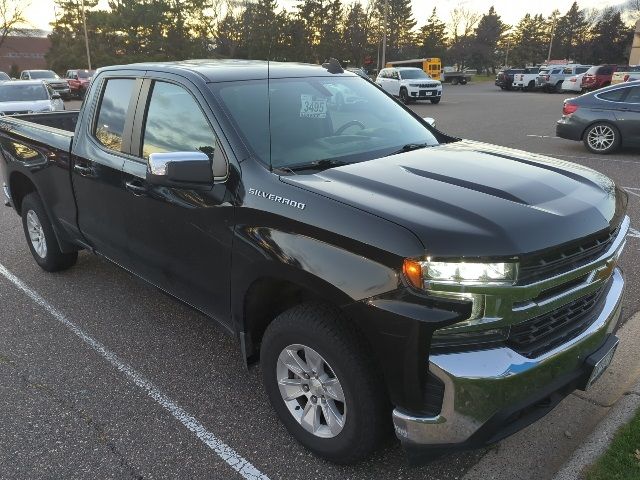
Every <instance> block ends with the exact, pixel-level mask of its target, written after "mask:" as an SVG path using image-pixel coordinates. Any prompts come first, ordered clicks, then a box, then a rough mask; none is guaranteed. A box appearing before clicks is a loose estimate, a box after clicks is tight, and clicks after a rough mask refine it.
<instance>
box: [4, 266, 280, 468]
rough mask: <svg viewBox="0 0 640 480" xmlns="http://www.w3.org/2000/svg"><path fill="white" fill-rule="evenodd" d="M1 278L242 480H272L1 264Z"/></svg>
mask: <svg viewBox="0 0 640 480" xmlns="http://www.w3.org/2000/svg"><path fill="white" fill-rule="evenodd" d="M0 275H2V276H3V277H5V278H6V279H7V280H9V281H10V282H11V283H13V284H14V285H15V286H16V287H18V288H19V289H20V290H22V291H23V292H24V293H25V294H27V296H28V297H29V298H31V300H33V301H34V302H35V303H36V304H38V305H40V306H41V307H42V308H44V309H45V310H46V311H47V312H48V313H49V314H50V315H51V316H52V317H53V318H55V319H56V320H57V321H58V322H60V323H61V324H62V325H64V326H65V327H67V328H68V329H69V330H71V331H72V332H73V333H74V334H75V335H77V336H78V337H79V338H80V340H82V341H83V342H84V343H85V344H86V345H87V346H88V347H89V348H91V349H92V350H94V351H96V352H97V353H98V354H99V355H100V356H101V357H103V358H104V359H105V360H107V361H108V362H109V363H110V364H111V365H113V366H114V367H116V368H117V369H118V370H119V371H120V372H121V373H123V374H124V375H125V376H126V377H127V378H128V380H130V381H131V382H133V383H134V384H135V385H137V386H138V387H140V388H141V389H143V390H144V391H145V392H146V393H147V395H149V396H150V397H151V398H153V399H154V400H155V401H156V402H157V403H158V404H159V405H160V406H162V407H163V408H164V409H165V410H167V411H168V412H169V413H170V414H171V415H172V416H173V417H174V418H175V419H176V420H178V421H179V422H180V423H182V425H184V426H185V427H186V428H187V429H188V430H189V431H191V432H192V433H194V434H195V435H196V437H198V439H200V441H201V442H202V443H204V444H205V445H206V446H207V447H209V448H210V449H211V450H213V451H214V452H215V453H216V455H218V457H220V458H221V459H222V460H224V461H225V462H226V463H227V464H228V465H229V466H230V467H231V468H233V469H234V470H235V471H236V472H238V473H239V474H240V475H241V476H242V477H243V478H246V479H251V480H269V477H267V476H266V475H265V474H264V473H262V472H260V470H258V469H257V468H256V467H254V466H253V465H252V464H251V463H249V461H248V460H246V459H245V458H243V457H242V456H240V455H239V454H238V453H237V452H236V451H235V450H233V449H232V448H231V447H230V446H228V445H227V444H225V443H224V442H222V441H221V440H219V439H218V438H217V437H216V436H215V435H214V434H212V433H211V432H209V431H208V430H207V429H206V428H205V426H204V425H202V424H201V423H200V422H199V421H198V420H197V419H196V418H195V417H193V416H191V415H190V414H189V413H187V412H186V411H185V410H183V409H182V408H181V407H179V406H178V405H177V404H176V403H175V402H174V401H173V400H171V399H170V398H169V397H167V396H166V395H165V394H164V393H162V391H160V390H159V389H158V388H157V387H156V386H155V385H154V384H153V383H151V382H150V381H149V380H147V379H146V378H145V377H144V376H143V375H142V374H140V373H139V372H137V371H136V370H134V369H133V368H132V367H131V366H129V365H127V364H126V363H124V362H123V361H122V360H120V359H119V358H118V357H117V355H116V354H115V353H113V352H111V351H110V350H108V349H107V348H106V347H105V346H104V345H102V344H101V343H100V342H98V341H97V340H94V339H93V338H91V337H90V336H89V335H88V334H87V333H85V332H84V330H82V329H81V328H80V327H78V326H77V325H76V324H75V323H73V322H72V321H71V320H69V319H68V318H67V317H65V316H64V314H63V313H61V312H59V311H58V310H56V309H55V307H53V306H52V305H51V304H49V303H48V302H47V301H46V300H45V299H44V298H42V297H41V296H40V295H39V294H37V293H36V292H35V291H33V290H31V289H30V288H29V287H28V286H27V285H26V284H25V283H24V282H23V281H22V280H20V279H19V278H18V277H16V276H15V275H14V274H12V273H11V272H10V271H9V270H7V268H6V267H5V266H4V265H2V264H1V263H0Z"/></svg>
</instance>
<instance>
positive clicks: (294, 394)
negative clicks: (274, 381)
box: [278, 378, 304, 402]
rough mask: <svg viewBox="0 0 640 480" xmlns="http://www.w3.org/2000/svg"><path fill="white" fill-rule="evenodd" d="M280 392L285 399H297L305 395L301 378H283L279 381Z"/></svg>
mask: <svg viewBox="0 0 640 480" xmlns="http://www.w3.org/2000/svg"><path fill="white" fill-rule="evenodd" d="M278 384H279V385H280V392H281V393H282V398H283V399H284V400H285V401H287V402H288V401H289V400H295V399H296V398H298V397H301V396H303V395H304V390H302V380H301V379H299V378H283V379H281V380H279V381H278Z"/></svg>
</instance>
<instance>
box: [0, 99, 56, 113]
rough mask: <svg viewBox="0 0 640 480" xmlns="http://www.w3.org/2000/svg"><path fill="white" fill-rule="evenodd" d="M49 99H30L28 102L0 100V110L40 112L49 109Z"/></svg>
mask: <svg viewBox="0 0 640 480" xmlns="http://www.w3.org/2000/svg"><path fill="white" fill-rule="evenodd" d="M50 107H51V100H30V101H28V102H0V112H3V113H4V112H26V111H32V112H41V111H43V110H44V111H49V110H50Z"/></svg>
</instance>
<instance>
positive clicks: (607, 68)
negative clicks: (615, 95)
mask: <svg viewBox="0 0 640 480" xmlns="http://www.w3.org/2000/svg"><path fill="white" fill-rule="evenodd" d="M628 69H629V67H627V66H619V65H594V66H593V67H591V68H590V69H589V70H587V73H585V75H584V77H582V89H583V90H597V89H598V88H602V87H607V86H609V85H611V79H612V78H613V74H614V73H615V72H617V71H618V70H621V71H626V70H628Z"/></svg>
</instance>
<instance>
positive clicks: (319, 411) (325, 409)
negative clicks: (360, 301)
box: [260, 303, 390, 464]
mask: <svg viewBox="0 0 640 480" xmlns="http://www.w3.org/2000/svg"><path fill="white" fill-rule="evenodd" d="M260 363H261V366H262V375H263V381H264V386H265V389H266V391H267V395H268V396H269V400H270V402H271V405H272V406H273V408H274V410H275V411H276V413H277V415H278V417H279V418H280V420H281V421H282V423H284V425H285V427H286V428H287V429H288V430H289V432H290V433H291V434H292V435H293V437H295V439H296V440H297V441H298V442H300V443H301V444H302V445H304V446H305V447H306V448H308V449H309V450H311V451H312V452H314V453H315V454H317V455H319V456H321V457H324V458H326V459H328V460H331V461H333V462H337V463H345V464H346V463H353V462H356V461H358V460H361V459H363V458H365V457H367V456H368V455H369V454H370V453H371V452H372V451H373V450H374V449H375V448H376V447H377V446H378V444H379V443H380V441H381V440H382V438H383V436H384V434H385V433H386V432H387V430H390V429H388V428H387V427H388V426H389V425H390V415H389V413H390V408H389V405H388V400H387V396H386V390H385V388H384V386H383V380H382V377H381V375H380V374H379V373H378V371H377V370H376V369H375V368H374V367H373V365H372V364H373V359H372V354H371V353H370V352H369V349H368V347H367V345H365V344H364V343H363V341H362V339H361V336H359V335H358V333H357V332H356V331H355V329H354V327H353V326H352V325H351V324H350V323H348V320H347V319H344V318H342V316H341V315H340V312H339V311H338V310H337V309H334V308H333V307H330V306H328V305H324V304H314V303H309V304H303V305H299V306H296V307H293V308H291V309H290V310H287V311H285V312H284V313H282V314H280V315H279V316H278V317H277V318H276V319H275V320H274V321H273V322H272V323H271V324H270V325H269V327H268V328H267V331H266V332H265V335H264V337H263V340H262V346H261V350H260Z"/></svg>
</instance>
